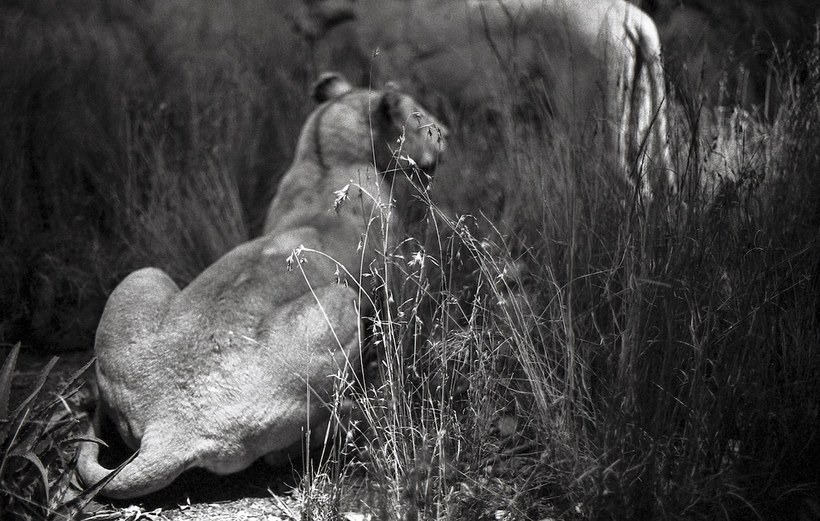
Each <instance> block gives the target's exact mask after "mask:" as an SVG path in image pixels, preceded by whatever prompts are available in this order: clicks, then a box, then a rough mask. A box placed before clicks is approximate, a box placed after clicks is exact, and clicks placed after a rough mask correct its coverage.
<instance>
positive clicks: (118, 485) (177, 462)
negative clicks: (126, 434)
mask: <svg viewBox="0 0 820 521" xmlns="http://www.w3.org/2000/svg"><path fill="white" fill-rule="evenodd" d="M98 426H99V413H98V414H97V415H96V416H95V419H94V426H92V427H89V430H88V434H89V436H90V437H94V431H95V427H98ZM96 430H97V431H98V432H99V429H98V428H97V429H96ZM142 441H143V444H142V446H141V448H140V450H139V452H138V453H137V454H136V455H135V456H134V457H133V458H132V459H131V460H130V461H129V462H128V463H126V464H125V465H124V466H123V467H122V468H121V469H120V470H119V472H117V473H116V474H115V475H114V476H113V477H111V474H112V473H113V472H114V470H112V469H107V468H105V467H103V466H102V465H100V463H99V460H98V458H99V451H100V447H99V444H98V443H95V442H93V441H81V442H80V443H79V446H78V448H77V450H78V457H77V472H78V474H79V476H80V479H81V480H82V482H83V484H84V485H85V486H87V487H93V486H95V485H97V484H98V483H100V482H102V481H103V480H106V479H109V478H110V480H109V481H108V482H107V483H106V484H105V485H103V487H102V488H101V489H100V491H99V493H100V494H102V495H103V496H106V497H110V498H113V499H127V498H133V497H139V496H144V495H146V494H150V493H151V492H155V491H157V490H159V489H161V488H164V487H165V486H167V485H169V484H170V483H171V482H172V481H173V480H174V479H175V478H176V477H177V476H179V475H180V474H181V473H182V471H184V470H185V469H186V468H187V467H188V465H187V464H186V462H185V461H183V460H182V459H181V458H180V457H179V456H180V455H179V454H165V453H162V454H160V453H157V452H156V451H151V440H150V439H149V435H148V434H146V436H145V437H144V438H143V440H142Z"/></svg>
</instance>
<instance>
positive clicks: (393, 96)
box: [379, 83, 404, 127]
mask: <svg viewBox="0 0 820 521" xmlns="http://www.w3.org/2000/svg"><path fill="white" fill-rule="evenodd" d="M402 102H403V97H402V94H401V93H400V92H399V91H398V89H397V88H396V86H395V84H391V83H388V84H387V85H386V86H385V90H384V93H383V94H382V98H381V100H380V101H379V112H380V113H381V115H382V116H383V117H384V119H385V120H386V121H388V122H390V123H392V124H393V125H396V126H397V127H400V126H401V125H403V124H404V113H403V111H402Z"/></svg>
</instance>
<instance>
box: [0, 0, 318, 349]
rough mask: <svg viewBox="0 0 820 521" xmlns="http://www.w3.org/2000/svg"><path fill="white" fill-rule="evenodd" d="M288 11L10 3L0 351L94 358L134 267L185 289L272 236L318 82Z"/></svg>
mask: <svg viewBox="0 0 820 521" xmlns="http://www.w3.org/2000/svg"><path fill="white" fill-rule="evenodd" d="M286 7H287V4H270V3H266V2H245V3H242V4H241V5H239V4H236V5H235V4H234V3H231V2H215V3H209V4H208V6H201V5H199V4H197V3H192V2H173V3H151V2H148V3H139V2H129V1H116V2H106V3H104V4H103V3H88V2H79V1H77V2H75V1H71V0H69V1H67V2H53V1H48V0H38V1H36V2H21V3H14V2H12V3H6V4H5V5H4V6H3V7H2V8H0V28H1V29H0V68H2V70H3V74H2V78H0V89H2V92H3V95H2V97H0V118H2V120H3V121H4V128H5V131H4V132H3V138H2V139H3V141H2V144H0V147H1V149H2V153H0V161H1V162H2V163H0V171H2V177H0V197H2V207H1V208H0V225H2V237H0V248H1V249H2V255H0V259H2V260H0V264H2V271H3V277H2V288H0V295H2V297H0V299H2V303H0V308H2V310H3V311H2V313H3V314H2V316H1V317H0V341H5V342H11V341H16V340H23V341H24V343H26V344H35V345H38V346H41V347H47V348H51V349H72V348H73V349H78V348H88V347H90V346H91V344H92V342H93V331H94V327H95V322H96V320H97V319H98V318H99V315H100V313H101V311H102V306H103V305H104V303H105V298H106V295H107V294H108V293H109V292H110V291H111V289H112V288H113V286H114V285H115V284H116V283H117V282H118V281H119V280H121V279H122V278H123V277H124V276H125V275H126V274H127V273H128V272H130V271H132V270H134V269H136V268H139V267H142V266H146V265H156V266H159V267H161V268H163V269H165V270H167V271H168V272H169V273H170V274H171V275H172V277H174V278H175V279H176V280H177V281H179V282H180V283H182V284H185V283H187V281H189V280H191V279H192V278H193V277H194V276H195V275H196V274H197V273H199V272H200V271H201V270H202V269H203V268H204V267H206V266H207V265H209V264H210V263H211V262H212V261H213V260H215V259H216V258H217V257H218V256H219V255H221V254H222V253H224V252H225V251H226V250H228V249H229V248H230V247H232V246H234V245H236V244H238V243H239V242H241V241H243V240H246V239H247V238H248V237H249V236H250V235H251V234H253V233H256V232H257V231H258V230H259V229H260V228H261V222H262V219H263V217H262V215H263V214H264V209H265V206H266V204H267V202H268V200H269V199H270V197H271V195H272V193H273V190H274V187H275V186H276V181H277V180H278V179H277V175H278V173H279V172H281V171H284V168H285V167H286V165H287V163H288V161H289V159H290V157H291V155H292V150H293V146H294V143H295V141H296V137H297V134H298V130H299V126H300V122H301V120H302V119H303V117H304V115H305V114H306V112H307V107H306V106H305V104H304V103H303V101H304V94H303V93H304V92H305V91H306V90H307V87H308V84H309V81H312V78H313V77H314V74H313V71H310V70H308V67H307V66H306V65H304V64H305V63H306V62H307V60H306V59H303V58H304V56H303V55H305V56H306V54H307V53H308V51H309V49H308V48H307V47H306V44H305V42H304V41H302V40H301V39H300V38H301V36H300V35H299V34H297V33H295V32H294V31H293V30H292V29H291V22H290V21H289V20H288V19H287V18H286V16H285V15H286V13H287V11H288V10H287V8H286Z"/></svg>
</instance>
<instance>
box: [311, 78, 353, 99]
mask: <svg viewBox="0 0 820 521" xmlns="http://www.w3.org/2000/svg"><path fill="white" fill-rule="evenodd" d="M351 90H353V86H352V85H351V84H350V83H348V81H347V80H346V79H345V77H344V76H342V75H341V74H339V73H337V72H325V73H323V74H322V75H321V76H319V79H318V80H316V83H314V84H313V99H314V100H316V102H317V103H324V102H325V101H327V100H329V99H333V98H335V97H338V96H341V95H342V94H345V93H347V92H350V91H351Z"/></svg>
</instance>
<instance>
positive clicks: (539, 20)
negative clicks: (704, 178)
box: [357, 0, 674, 195]
mask: <svg viewBox="0 0 820 521" xmlns="http://www.w3.org/2000/svg"><path fill="white" fill-rule="evenodd" d="M358 4H359V8H358V13H359V14H358V19H359V20H360V23H359V24H358V26H357V27H358V35H357V36H358V38H359V39H360V41H361V43H360V46H361V48H362V52H363V53H366V54H367V55H369V54H370V53H371V52H372V49H375V48H378V49H379V50H380V52H379V56H378V57H377V58H376V59H375V60H374V64H375V66H376V67H379V68H380V69H381V71H382V72H383V73H384V74H385V75H386V76H389V77H400V76H401V75H403V76H404V77H406V78H408V79H414V80H416V81H417V82H418V83H419V85H421V86H423V88H425V89H429V90H430V91H431V92H433V93H435V94H438V95H440V96H441V97H442V98H443V99H445V100H447V101H448V102H449V103H450V104H453V105H457V106H461V107H462V109H461V110H462V111H464V112H468V113H470V112H474V111H475V109H476V108H481V107H486V106H488V105H492V103H493V99H494V98H497V97H498V96H507V95H508V91H506V90H502V89H501V88H500V86H501V85H505V84H506V83H505V81H506V80H509V79H511V78H513V79H516V80H519V81H523V82H525V83H527V84H530V85H537V86H538V88H540V89H541V90H543V91H544V93H545V94H546V97H547V102H548V104H549V109H550V111H551V113H552V116H553V129H555V130H556V132H557V133H558V134H560V135H566V136H568V137H569V139H570V140H571V142H575V143H583V142H585V141H587V140H588V139H589V138H591V137H595V139H600V140H602V141H600V143H601V144H602V146H603V148H604V149H605V150H607V151H609V153H610V155H611V156H612V159H613V164H616V165H618V166H619V167H620V168H621V169H622V170H627V171H629V172H630V173H631V175H632V179H633V181H635V182H636V184H640V188H641V190H642V191H643V192H644V194H646V195H650V192H652V190H651V189H650V188H653V189H654V190H655V191H658V190H664V191H665V190H669V189H671V188H673V185H674V179H672V176H671V173H670V171H669V170H668V166H669V163H670V161H669V151H668V146H667V136H666V134H667V128H666V126H667V123H666V120H667V117H666V102H667V100H666V90H665V86H664V75H663V70H662V62H661V57H660V56H661V46H660V39H659V37H658V31H657V28H656V26H655V24H654V23H653V21H652V20H651V19H650V18H649V16H648V15H647V14H646V13H644V12H643V11H641V10H640V9H639V8H637V7H636V6H634V5H632V4H629V3H627V2H626V1H624V0H583V1H582V0H457V1H455V2H442V1H441V0H410V1H405V0H359V2H358ZM530 108H531V107H524V109H525V110H529V109H530ZM457 112H458V109H457ZM650 167H652V168H650ZM642 177H651V178H650V179H649V181H651V182H650V183H647V182H645V180H644V179H642ZM650 184H651V185H654V186H652V187H650Z"/></svg>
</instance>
